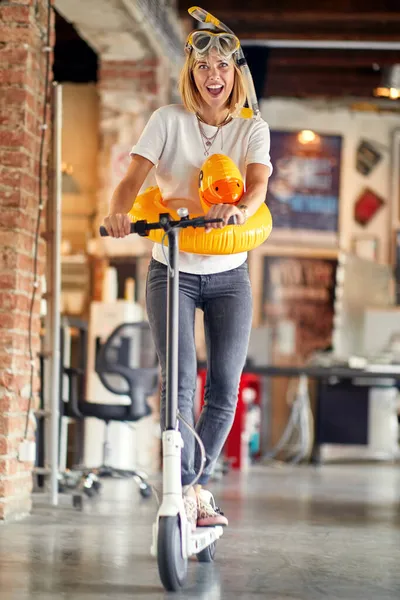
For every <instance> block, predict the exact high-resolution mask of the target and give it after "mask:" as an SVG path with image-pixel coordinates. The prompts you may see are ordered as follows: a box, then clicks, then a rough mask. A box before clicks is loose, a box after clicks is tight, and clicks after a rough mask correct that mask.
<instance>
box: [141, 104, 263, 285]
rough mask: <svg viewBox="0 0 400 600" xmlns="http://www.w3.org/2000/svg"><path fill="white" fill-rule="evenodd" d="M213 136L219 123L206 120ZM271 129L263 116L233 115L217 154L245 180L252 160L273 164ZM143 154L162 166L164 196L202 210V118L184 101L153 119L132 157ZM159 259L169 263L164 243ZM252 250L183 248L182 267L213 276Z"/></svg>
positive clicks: (158, 176) (168, 200) (237, 263)
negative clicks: (208, 252) (201, 251)
mask: <svg viewBox="0 0 400 600" xmlns="http://www.w3.org/2000/svg"><path fill="white" fill-rule="evenodd" d="M202 126H203V128H204V132H205V134H206V135H207V136H208V137H211V136H212V135H213V133H215V132H216V131H217V127H214V126H212V125H206V124H202ZM269 148H270V136H269V128H268V125H267V123H266V122H265V121H263V120H262V119H260V120H255V119H241V118H237V119H232V121H231V122H230V123H227V124H226V125H224V126H223V127H222V128H221V129H220V131H219V133H218V135H217V137H216V139H215V141H214V143H213V144H212V146H211V148H210V156H211V155H212V154H225V155H226V156H229V157H230V158H231V159H232V160H233V161H234V163H235V164H236V165H237V167H238V168H239V170H240V172H241V174H242V177H243V180H245V176H246V167H247V165H249V164H251V163H261V164H263V165H267V166H269V167H270V171H271V172H272V166H271V161H270V155H269ZM134 154H139V155H140V156H143V157H144V158H147V159H148V160H150V161H151V162H152V163H153V164H154V165H155V167H156V170H155V178H156V182H157V185H158V187H159V188H160V192H161V196H162V198H163V200H164V202H165V203H166V205H167V206H168V204H169V205H170V206H171V208H174V209H175V210H176V209H178V208H180V207H186V208H188V210H189V214H199V213H201V212H202V210H201V204H200V198H199V190H198V182H199V172H200V169H201V167H202V165H203V163H204V162H205V160H206V158H207V157H206V156H205V155H204V146H203V143H202V138H201V135H200V131H199V126H198V122H197V117H196V115H194V114H193V113H191V112H189V111H188V110H186V108H185V107H184V106H183V105H179V104H171V105H169V106H163V107H162V108H159V109H158V110H156V111H155V112H154V113H153V114H152V116H151V117H150V119H149V121H148V123H147V125H146V127H145V129H144V130H143V133H142V135H141V136H140V139H139V141H138V142H137V144H135V145H134V146H133V148H132V150H131V152H130V155H131V156H132V155H134ZM153 257H154V258H155V259H156V260H158V261H159V262H162V263H164V264H166V262H165V257H164V254H163V251H162V248H161V244H154V248H153ZM246 257H247V252H241V253H239V254H229V255H204V254H192V253H189V252H180V254H179V270H180V271H185V272H187V273H196V274H211V273H219V272H221V271H228V270H230V269H234V268H236V267H238V266H240V265H241V264H242V263H243V262H244V261H245V260H246Z"/></svg>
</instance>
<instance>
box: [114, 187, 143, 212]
mask: <svg viewBox="0 0 400 600" xmlns="http://www.w3.org/2000/svg"><path fill="white" fill-rule="evenodd" d="M139 189H140V186H138V185H137V183H136V182H135V181H129V180H127V179H123V180H122V181H120V183H119V184H118V185H117V187H116V188H115V190H114V193H113V195H112V197H111V202H110V214H119V213H128V212H129V211H130V210H131V208H132V205H133V202H134V200H135V198H136V196H137V195H138V192H139Z"/></svg>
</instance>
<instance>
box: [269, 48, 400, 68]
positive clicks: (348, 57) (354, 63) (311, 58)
mask: <svg viewBox="0 0 400 600" xmlns="http://www.w3.org/2000/svg"><path fill="white" fill-rule="evenodd" d="M399 60H400V59H399V51H395V50H392V51H387V52H384V51H379V50H375V51H367V50H352V51H351V52H348V51H345V50H325V51H324V50H320V51H319V52H315V50H310V49H291V48H279V49H278V48H271V50H270V52H269V56H268V63H269V65H270V66H272V65H276V66H278V67H282V68H285V67H288V68H295V67H300V68H301V67H308V66H317V67H318V66H321V67H326V68H329V69H331V68H343V69H354V68H355V67H371V68H372V66H373V65H378V66H380V67H384V66H390V65H393V64H395V63H398V62H399Z"/></svg>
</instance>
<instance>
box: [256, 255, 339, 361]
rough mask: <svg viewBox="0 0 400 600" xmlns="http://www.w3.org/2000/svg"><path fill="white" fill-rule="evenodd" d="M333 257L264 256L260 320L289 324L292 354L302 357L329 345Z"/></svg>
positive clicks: (335, 262) (271, 323)
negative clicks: (292, 345)
mask: <svg viewBox="0 0 400 600" xmlns="http://www.w3.org/2000/svg"><path fill="white" fill-rule="evenodd" d="M336 269H337V260H336V259H326V258H303V257H288V256H265V257H264V269H263V290H262V321H263V322H264V323H268V325H269V326H271V327H272V328H274V329H275V330H277V329H279V326H280V324H281V323H282V322H284V323H286V324H290V323H291V324H292V326H293V330H294V332H295V334H294V338H295V341H294V347H293V354H296V355H297V356H298V357H299V358H301V359H303V360H306V359H307V358H308V357H309V356H310V355H311V354H312V353H313V352H314V351H316V350H323V349H327V348H329V347H330V346H331V344H332V330H333V315H334V294H335V282H336Z"/></svg>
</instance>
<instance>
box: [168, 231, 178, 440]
mask: <svg viewBox="0 0 400 600" xmlns="http://www.w3.org/2000/svg"><path fill="white" fill-rule="evenodd" d="M167 235H168V255H169V268H168V284H167V340H166V341H167V389H166V408H165V428H166V429H167V430H168V429H176V425H177V415H178V333H179V326H178V318H179V254H178V236H179V229H174V228H171V229H170V230H169V231H168V233H167Z"/></svg>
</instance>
